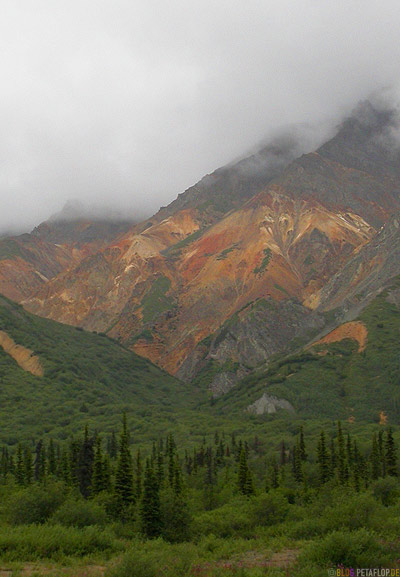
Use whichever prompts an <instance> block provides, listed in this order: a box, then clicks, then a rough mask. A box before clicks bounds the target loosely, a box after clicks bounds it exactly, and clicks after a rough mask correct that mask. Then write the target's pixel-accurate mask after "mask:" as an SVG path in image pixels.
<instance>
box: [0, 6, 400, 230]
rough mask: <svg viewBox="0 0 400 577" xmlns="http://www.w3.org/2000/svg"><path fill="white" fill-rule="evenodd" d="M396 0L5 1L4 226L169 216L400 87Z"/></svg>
mask: <svg viewBox="0 0 400 577" xmlns="http://www.w3.org/2000/svg"><path fill="white" fill-rule="evenodd" d="M399 29H400V7H399V4H398V2H396V1H395V0H390V1H388V0H386V1H385V0H379V1H378V0H376V1H375V0H345V1H344V0H335V1H322V0H279V1H274V2H272V1H271V0H259V1H256V0H247V1H246V2H244V1H243V0H241V1H240V2H238V1H236V0H229V1H228V0H227V1H225V0H214V1H211V0H201V1H193V0H186V1H183V0H169V1H168V2H166V1H165V0H145V1H143V0H141V1H138V0H126V1H125V0H107V1H105V0H68V1H67V0H34V1H33V0H2V2H1V12H0V72H1V90H0V118H1V139H0V201H1V211H0V230H1V229H3V230H4V229H5V228H7V227H8V228H10V227H19V228H30V227H32V226H34V225H35V224H38V223H39V222H40V221H41V220H43V219H45V218H47V217H48V216H49V215H50V214H52V213H54V212H57V211H59V210H60V209H61V208H62V206H63V204H64V203H65V202H66V201H67V200H68V199H73V198H79V199H81V200H83V201H84V202H86V203H88V204H90V205H93V204H98V205H101V206H104V205H106V204H108V205H110V204H111V205H113V206H115V207H120V208H124V209H125V210H126V209H127V207H128V208H129V209H130V210H132V211H134V210H135V209H137V210H140V211H143V210H145V211H147V212H154V211H155V210H157V208H158V207H159V206H160V205H163V204H167V203H168V202H169V201H171V200H173V198H175V196H176V195H177V194H178V193H179V192H182V191H183V190H184V189H185V188H187V187H189V186H190V185H191V184H194V183H195V182H196V181H197V180H199V179H200V178H201V177H202V176H203V175H204V174H206V173H210V172H212V171H213V170H214V169H215V168H217V167H219V166H221V165H223V164H225V163H227V162H229V161H231V160H232V159H233V158H236V157H238V156H240V155H242V154H243V153H244V152H246V151H247V150H250V149H252V148H253V147H254V145H256V143H258V142H260V141H261V140H263V139H265V138H266V137H267V136H268V135H269V134H272V133H274V132H276V130H277V129H278V128H279V127H281V126H284V125H287V124H296V123H312V124H315V123H316V122H317V123H318V122H321V123H322V124H323V125H324V126H326V122H327V121H328V122H331V121H332V119H333V120H334V121H336V120H337V119H338V118H339V117H340V116H341V115H343V114H344V113H346V112H347V111H348V110H349V109H350V108H351V107H352V106H353V105H355V104H356V103H357V101H358V100H360V99H362V98H365V97H366V96H368V95H369V94H370V93H371V92H373V91H376V90H378V89H380V88H382V87H386V86H395V87H396V86H397V85H398V84H399V82H400V42H399Z"/></svg>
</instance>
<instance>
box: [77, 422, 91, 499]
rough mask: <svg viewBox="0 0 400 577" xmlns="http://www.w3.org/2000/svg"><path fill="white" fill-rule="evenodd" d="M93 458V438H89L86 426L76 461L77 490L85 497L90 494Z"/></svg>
mask: <svg viewBox="0 0 400 577" xmlns="http://www.w3.org/2000/svg"><path fill="white" fill-rule="evenodd" d="M93 459H94V451H93V439H90V438H89V431H88V427H87V426H86V427H85V432H84V437H83V442H82V445H81V450H80V452H79V461H78V482H79V490H80V492H81V493H82V495H83V497H85V499H87V498H88V497H89V495H90V489H91V485H92V473H93Z"/></svg>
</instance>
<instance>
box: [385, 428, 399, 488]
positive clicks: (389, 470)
mask: <svg viewBox="0 0 400 577" xmlns="http://www.w3.org/2000/svg"><path fill="white" fill-rule="evenodd" d="M385 464H386V474H387V475H390V476H392V477H397V475H398V471H397V455H396V447H395V444H394V439H393V433H392V429H391V428H389V429H388V430H387V432H386V440H385Z"/></svg>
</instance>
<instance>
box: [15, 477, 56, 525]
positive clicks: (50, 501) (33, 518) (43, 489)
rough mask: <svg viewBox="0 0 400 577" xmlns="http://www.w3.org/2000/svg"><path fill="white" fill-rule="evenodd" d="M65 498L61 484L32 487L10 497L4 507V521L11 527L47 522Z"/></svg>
mask: <svg viewBox="0 0 400 577" xmlns="http://www.w3.org/2000/svg"><path fill="white" fill-rule="evenodd" d="M65 498H66V487H65V485H64V484H63V483H61V482H54V483H48V484H47V485H46V486H43V485H32V486H30V487H26V488H24V489H20V490H19V491H17V492H16V493H15V494H14V495H12V496H11V497H10V498H9V500H8V501H7V504H6V506H5V516H6V519H7V520H8V521H9V523H11V524H12V525H23V524H26V525H29V524H31V523H44V522H45V521H47V520H48V519H49V518H50V517H51V516H52V515H53V514H54V512H55V511H56V510H57V509H58V507H59V506H60V505H61V504H62V503H63V502H64V500H65Z"/></svg>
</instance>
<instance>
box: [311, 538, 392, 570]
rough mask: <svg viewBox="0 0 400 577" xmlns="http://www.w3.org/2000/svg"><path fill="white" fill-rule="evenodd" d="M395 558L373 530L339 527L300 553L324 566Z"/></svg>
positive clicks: (374, 564) (377, 563) (373, 563)
mask: <svg viewBox="0 0 400 577" xmlns="http://www.w3.org/2000/svg"><path fill="white" fill-rule="evenodd" d="M392 561H393V558H391V556H390V554H389V552H388V551H387V550H386V548H385V547H384V546H383V545H381V544H380V543H379V539H378V536H377V535H376V534H375V533H374V532H373V531H368V530H367V529H359V530H358V531H353V532H350V531H335V532H333V533H331V534H329V535H327V536H326V537H325V538H324V539H322V540H321V541H318V542H316V543H313V544H312V545H310V546H309V547H308V549H306V551H305V552H304V553H303V554H302V555H301V557H300V563H309V562H311V563H312V564H314V565H315V566H318V567H319V568H320V569H322V568H325V567H334V566H336V565H340V564H343V565H344V566H345V567H381V566H387V565H388V564H389V563H391V562H392Z"/></svg>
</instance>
